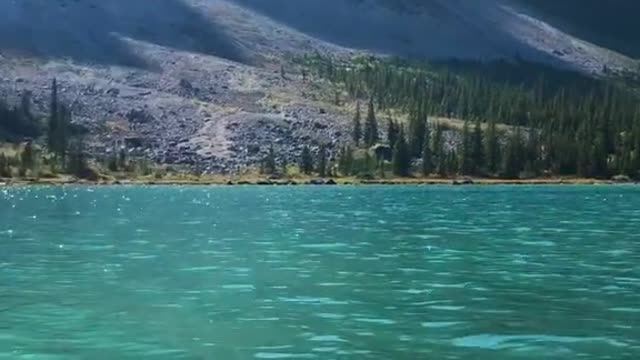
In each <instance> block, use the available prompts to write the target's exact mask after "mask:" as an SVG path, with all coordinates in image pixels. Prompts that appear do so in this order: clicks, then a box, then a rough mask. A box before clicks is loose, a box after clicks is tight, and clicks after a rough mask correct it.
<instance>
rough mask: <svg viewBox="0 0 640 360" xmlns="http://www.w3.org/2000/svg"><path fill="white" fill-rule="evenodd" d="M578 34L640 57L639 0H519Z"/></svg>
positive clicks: (558, 25) (595, 42) (560, 26)
mask: <svg viewBox="0 0 640 360" xmlns="http://www.w3.org/2000/svg"><path fill="white" fill-rule="evenodd" d="M517 2H518V3H520V4H522V5H524V6H526V7H528V8H529V9H530V10H533V11H534V13H536V14H538V15H540V16H541V17H543V18H544V19H545V20H548V21H549V22H550V23H552V24H553V25H554V26H557V27H558V28H560V29H562V30H564V31H567V32H569V33H571V34H573V35H575V36H577V37H580V38H582V39H584V40H587V41H589V42H591V43H594V44H598V45H600V46H603V47H607V48H610V49H613V50H616V51H618V52H620V53H623V54H625V55H627V56H631V57H635V58H640V41H638V38H639V37H640V22H638V14H640V1H638V0H615V1H614V0H611V1H603V0H561V1H559V0H517Z"/></svg>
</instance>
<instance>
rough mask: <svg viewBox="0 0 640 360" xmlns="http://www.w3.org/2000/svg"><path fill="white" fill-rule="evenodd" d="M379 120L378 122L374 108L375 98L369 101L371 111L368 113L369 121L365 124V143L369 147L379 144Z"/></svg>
mask: <svg viewBox="0 0 640 360" xmlns="http://www.w3.org/2000/svg"><path fill="white" fill-rule="evenodd" d="M378 139H379V138H378V120H376V113H375V108H374V106H373V97H371V99H370V100H369V109H368V111H367V119H366V121H365V124H364V143H365V145H367V146H368V147H370V146H373V145H375V143H377V142H378Z"/></svg>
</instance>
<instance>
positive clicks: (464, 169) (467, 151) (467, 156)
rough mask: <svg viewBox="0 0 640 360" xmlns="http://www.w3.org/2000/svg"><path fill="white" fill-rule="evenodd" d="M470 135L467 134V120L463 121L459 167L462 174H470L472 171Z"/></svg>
mask: <svg viewBox="0 0 640 360" xmlns="http://www.w3.org/2000/svg"><path fill="white" fill-rule="evenodd" d="M471 145H472V144H471V135H470V134H469V122H468V121H465V122H464V127H463V128H462V151H461V154H460V156H461V159H460V160H461V161H460V163H461V167H460V172H461V173H462V175H471V174H472V173H473V155H472V153H471Z"/></svg>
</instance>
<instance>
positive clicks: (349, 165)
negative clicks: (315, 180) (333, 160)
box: [338, 146, 354, 176]
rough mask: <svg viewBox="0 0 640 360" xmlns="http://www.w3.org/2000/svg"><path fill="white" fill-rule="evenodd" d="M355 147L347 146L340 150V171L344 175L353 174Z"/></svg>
mask: <svg viewBox="0 0 640 360" xmlns="http://www.w3.org/2000/svg"><path fill="white" fill-rule="evenodd" d="M353 162H354V157H353V149H352V148H351V147H350V146H345V147H343V148H342V149H341V150H340V154H339V156H338V171H339V172H340V174H342V175H343V176H351V174H352V173H353Z"/></svg>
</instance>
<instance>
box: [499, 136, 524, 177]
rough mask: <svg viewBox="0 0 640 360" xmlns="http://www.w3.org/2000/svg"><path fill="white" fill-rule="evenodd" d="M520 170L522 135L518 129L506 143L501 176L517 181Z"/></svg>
mask: <svg viewBox="0 0 640 360" xmlns="http://www.w3.org/2000/svg"><path fill="white" fill-rule="evenodd" d="M521 170H522V135H521V133H520V128H519V127H518V129H517V130H516V132H515V133H513V134H511V136H510V137H509V139H508V141H507V146H506V148H505V153H504V162H503V165H502V176H503V177H505V178H507V179H517V178H518V177H519V176H520V171H521Z"/></svg>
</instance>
